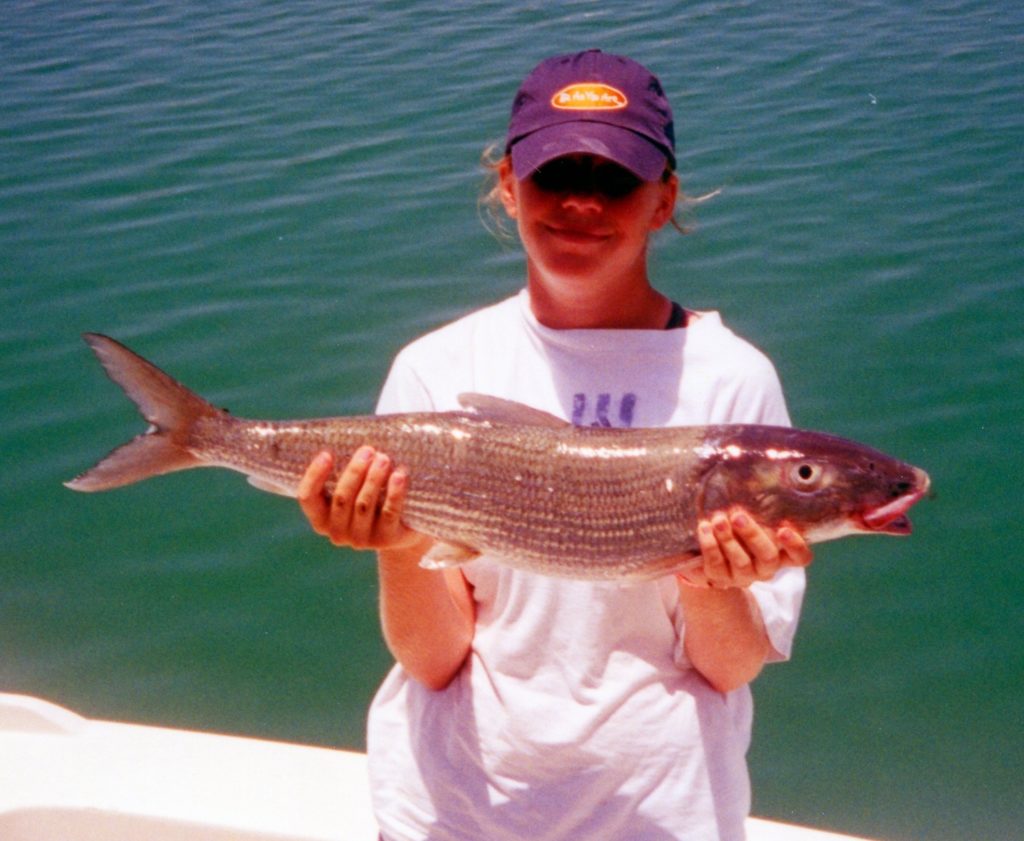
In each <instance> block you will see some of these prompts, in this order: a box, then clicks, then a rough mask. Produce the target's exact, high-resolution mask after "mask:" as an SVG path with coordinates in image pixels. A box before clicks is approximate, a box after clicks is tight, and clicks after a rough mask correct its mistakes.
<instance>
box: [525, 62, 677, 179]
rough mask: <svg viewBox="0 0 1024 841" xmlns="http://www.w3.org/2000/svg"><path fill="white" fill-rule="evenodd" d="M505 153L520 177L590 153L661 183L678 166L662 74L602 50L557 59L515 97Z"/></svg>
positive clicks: (537, 69) (542, 67)
mask: <svg viewBox="0 0 1024 841" xmlns="http://www.w3.org/2000/svg"><path fill="white" fill-rule="evenodd" d="M505 151H506V153H509V154H511V155H512V171H513V172H514V173H515V175H516V178H519V179H523V178H526V177H528V176H529V175H530V174H531V173H532V172H534V170H536V169H539V168H540V167H541V166H543V165H544V164H546V163H547V162H548V161H551V160H554V159H555V158H558V157H561V156H562V155H571V154H579V153H583V154H590V155H600V156H601V157H603V158H608V159H609V160H611V161H614V162H615V163H617V164H619V165H620V166H623V167H625V168H626V169H628V170H629V171H630V172H632V173H633V174H634V175H636V176H637V177H638V178H640V179H642V180H643V181H656V180H657V179H658V178H660V177H661V175H662V173H663V172H664V171H665V168H666V167H669V168H672V169H674V168H675V165H676V159H675V134H674V131H673V126H672V108H671V106H670V105H669V102H668V99H667V98H666V96H665V92H664V91H663V90H662V87H661V83H660V82H659V81H658V78H657V76H655V75H654V74H653V73H651V71H650V70H648V69H647V68H646V67H644V66H643V65H642V64H638V63H637V62H635V61H633V60H632V59H630V58H626V57H625V56H619V55H612V54H611V53H604V52H601V51H600V50H587V51H585V52H581V53H572V54H570V55H561V56H553V57H552V58H548V59H545V60H544V61H542V62H541V63H540V64H538V65H537V66H536V67H535V68H534V69H533V70H532V71H531V72H530V75H529V76H527V77H526V79H524V80H523V84H522V85H521V86H520V88H519V90H518V92H517V93H516V98H515V100H514V101H513V103H512V116H511V119H510V120H509V124H508V136H507V137H506V142H505Z"/></svg>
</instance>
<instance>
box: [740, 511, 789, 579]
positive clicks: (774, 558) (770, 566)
mask: <svg viewBox="0 0 1024 841" xmlns="http://www.w3.org/2000/svg"><path fill="white" fill-rule="evenodd" d="M730 523H731V524H732V530H733V534H735V535H736V537H738V538H739V540H740V542H741V543H742V545H743V547H744V548H745V550H746V551H745V553H744V554H745V555H746V556H747V560H748V561H749V569H747V570H745V572H747V573H748V574H750V575H751V576H752V577H753V578H754V579H757V580H761V581H767V580H768V579H769V578H771V577H772V576H773V575H775V573H776V572H778V570H779V566H780V561H781V558H780V555H779V548H778V546H776V545H775V542H774V541H773V540H772V538H771V535H770V534H769V533H768V532H767V531H765V530H764V529H763V528H761V526H759V525H758V524H757V523H756V522H754V519H753V517H751V516H750V515H749V514H747V512H746V511H743V510H741V509H737V510H735V511H733V512H732V514H731V516H730Z"/></svg>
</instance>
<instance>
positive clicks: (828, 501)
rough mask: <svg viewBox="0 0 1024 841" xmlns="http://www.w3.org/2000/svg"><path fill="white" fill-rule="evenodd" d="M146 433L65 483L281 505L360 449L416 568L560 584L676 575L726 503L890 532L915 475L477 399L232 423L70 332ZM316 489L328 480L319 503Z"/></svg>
mask: <svg viewBox="0 0 1024 841" xmlns="http://www.w3.org/2000/svg"><path fill="white" fill-rule="evenodd" d="M86 341H88V343H89V344H90V346H91V347H92V348H93V350H94V351H95V352H96V354H97V356H98V357H99V358H100V361H101V362H102V363H103V365H104V367H105V369H106V370H107V372H108V374H109V375H110V376H111V378H112V379H113V380H114V381H115V382H117V383H118V384H119V385H121V386H122V388H124V390H125V391H126V393H127V394H128V395H129V397H131V398H132V399H133V400H134V401H135V402H136V404H137V405H138V406H139V409H140V411H141V412H142V414H143V416H144V417H145V418H146V419H147V420H148V421H149V422H150V424H151V426H150V429H149V430H148V431H147V432H146V433H145V434H143V435H140V436H138V437H137V438H135V439H134V440H133V441H131V442H129V443H128V444H126V445H124V446H123V447H120V448H118V449H117V450H115V451H114V452H112V453H111V454H110V455H109V456H108V457H107V458H105V459H104V460H103V461H101V462H100V463H99V464H98V465H96V466H95V467H94V468H92V469H91V470H89V471H87V472H86V473H84V474H82V475H81V476H79V477H78V478H76V479H74V480H72V481H70V482H68V483H67V484H68V486H69V487H71V488H73V489H75V490H82V491H96V490H106V489H108V488H113V487H118V486H120V485H126V484H130V483H132V482H136V481H140V480H142V479H145V478H148V477H149V476H153V475H157V474H159V473H166V472H170V471H173V470H182V469H186V468H190V467H200V466H212V467H225V468H229V469H232V470H236V471H239V472H241V473H244V474H246V475H247V476H248V477H249V480H250V482H251V483H252V484H254V485H256V486H257V487H260V488H262V489H265V490H271V491H274V492H276V493H281V494H284V495H288V496H295V494H296V490H297V487H298V483H299V480H300V478H301V476H302V475H303V473H304V472H305V470H306V468H307V466H308V465H309V463H310V461H311V460H312V459H313V457H314V456H315V455H316V454H317V453H318V452H320V451H322V450H324V449H327V450H330V451H332V452H333V453H334V455H335V460H336V463H337V464H339V465H344V464H345V463H347V461H348V460H349V458H350V457H351V455H352V454H353V453H354V452H355V451H356V449H358V448H359V447H360V446H363V445H370V446H373V447H374V448H376V449H378V450H380V451H383V452H386V453H388V454H389V456H390V457H391V458H392V460H393V461H394V462H395V463H397V464H402V465H404V466H405V467H407V468H408V471H409V476H410V481H409V490H408V495H407V501H406V505H405V510H404V512H403V519H404V521H405V522H406V524H407V525H408V526H410V527H411V528H414V529H416V530H418V531H421V532H423V533H425V534H428V535H431V536H433V537H435V538H436V539H437V541H438V542H439V543H438V546H439V547H440V548H439V551H436V552H434V553H432V555H431V556H430V558H431V559H432V560H431V561H428V563H431V562H432V563H433V565H440V566H443V565H448V564H451V563H457V562H461V561H464V560H467V559H468V558H470V557H473V556H475V555H476V554H479V553H486V554H488V555H490V556H493V557H495V558H496V559H498V560H500V561H502V562H504V563H507V564H510V565H512V566H516V567H520V568H524V569H529V570H532V571H535V572H540V573H543V574H548V575H557V576H562V577H568V578H578V579H598V580H600V579H604V580H616V579H619V580H630V579H633V580H644V579H651V578H655V577H658V576H661V575H665V574H668V573H671V572H672V571H674V570H677V569H680V568H682V567H684V566H685V565H686V564H687V563H688V562H689V561H690V559H691V558H692V556H693V555H694V554H695V553H696V551H697V542H696V538H695V531H696V526H697V522H698V519H700V518H701V517H703V516H705V515H707V514H708V513H710V512H711V511H714V510H721V509H725V508H728V507H730V506H732V505H742V506H744V507H745V508H747V509H748V510H749V511H750V513H751V514H752V515H753V516H754V517H755V518H756V519H758V520H759V521H761V522H763V523H764V524H766V525H769V526H775V525H778V524H780V523H782V522H787V523H789V524H790V525H792V526H794V527H795V528H798V529H799V530H801V531H802V532H803V533H804V534H805V535H806V536H807V537H808V539H810V540H812V541H818V540H827V539H832V538H835V537H840V536H842V535H844V534H850V533H855V532H870V533H886V534H905V533H908V532H909V523H908V521H907V520H906V517H905V513H906V510H907V509H908V508H909V507H910V506H911V505H913V503H914V502H916V501H917V500H918V499H920V498H921V497H922V496H923V495H924V494H925V493H926V491H927V489H928V485H929V480H928V476H927V474H925V473H924V471H922V470H920V469H919V468H916V467H913V466H911V465H908V464H905V463H903V462H900V461H898V460H896V459H893V458H891V457H889V456H887V455H885V454H883V453H880V452H878V451H876V450H873V449H871V448H868V447H865V446H863V445H861V444H857V443H854V442H851V441H846V440H844V439H841V438H836V437H834V436H830V435H825V434H822V433H817V432H809V431H806V430H796V429H789V428H783V427H770V426H757V425H723V426H704V427H676V428H664V429H635V430H622V429H607V428H600V429H598V428H584V427H575V426H572V425H570V424H568V423H566V422H565V421H562V420H560V419H558V418H555V417H554V416H552V415H548V414H546V413H544V412H540V411H538V410H535V409H531V408H529V407H526V406H523V405H521V404H518V403H512V402H510V401H506V400H501V399H498V398H494V397H488V396H485V395H464V396H463V397H462V403H463V406H464V407H465V410H464V411H457V412H438V413H416V414H401V415H382V416H356V417H342V418H327V419H322V420H303V421H290V422H289V421H256V420H245V419H241V418H234V417H232V416H230V415H228V414H227V413H226V412H224V411H222V410H220V409H217V408H215V407H214V406H212V405H211V404H209V403H207V402H206V401H205V400H203V399H202V398H200V397H198V396H197V395H195V394H194V393H193V392H191V391H189V390H188V389H186V388H185V387H184V386H182V385H181V384H180V383H178V382H176V381H175V380H173V379H172V378H170V377H169V376H168V375H167V374H165V373H163V372H162V371H160V370H159V369H158V368H156V367H155V366H153V365H152V364H151V363H149V362H147V361H146V360H144V359H142V357H140V356H138V355H136V354H135V353H134V352H132V351H131V350H129V349H128V348H126V347H124V346H123V345H120V344H119V343H117V342H115V341H114V340H113V339H109V338H107V337H105V336H99V335H96V334H87V335H86ZM332 487H333V480H331V481H330V482H329V483H328V490H330V489H331V488H332Z"/></svg>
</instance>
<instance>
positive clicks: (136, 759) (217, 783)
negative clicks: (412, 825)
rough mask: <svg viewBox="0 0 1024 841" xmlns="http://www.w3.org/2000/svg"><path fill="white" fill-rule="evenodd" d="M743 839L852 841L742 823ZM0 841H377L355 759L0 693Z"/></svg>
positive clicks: (362, 762)
mask: <svg viewBox="0 0 1024 841" xmlns="http://www.w3.org/2000/svg"><path fill="white" fill-rule="evenodd" d="M747 836H748V841H853V839H851V836H845V835H837V834H835V833H829V832H824V831H821V830H815V829H810V828H806V827H798V826H791V825H788V824H781V823H775V822H772V821H765V820H759V819H756V818H751V819H750V820H749V822H748V826H747ZM0 838H2V839H4V841H54V839H60V841H142V839H144V841H376V839H377V827H376V824H375V822H374V820H373V816H372V813H371V810H370V792H369V786H368V783H367V779H366V759H365V756H363V755H362V754H359V753H353V752H350V751H341V750H329V749H326V748H317V747H309V746H304V745H292V744H284V743H280V742H268V741H262V740H258V739H245V738H238V737H234V736H220V735H214V734H208V733H195V732H188V731H182V730H169V729H164V728H159V727H146V726H141V725H134V724H122V723H116V722H108V721H95V720H91V719H87V718H83V717H82V716H79V715H76V714H75V713H73V712H71V711H69V710H66V709H64V708H63V707H59V706H56V705H55V704H51V703H49V702H47V701H43V700H40V699H38V698H32V697H29V696H25V695H9V694H0Z"/></svg>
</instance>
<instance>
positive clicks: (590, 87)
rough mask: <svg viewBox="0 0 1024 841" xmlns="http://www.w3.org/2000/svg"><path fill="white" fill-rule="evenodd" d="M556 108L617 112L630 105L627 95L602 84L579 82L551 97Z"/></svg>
mask: <svg viewBox="0 0 1024 841" xmlns="http://www.w3.org/2000/svg"><path fill="white" fill-rule="evenodd" d="M551 104H552V105H553V106H554V107H555V108H561V109H563V110H567V111H617V110H619V109H620V108H625V107H626V106H627V105H628V104H629V100H628V99H626V95H625V94H624V93H623V92H622V91H620V90H617V89H615V88H613V87H611V86H610V85H604V84H601V83H600V82H578V83H577V84H575V85H569V86H568V87H565V88H562V89H561V90H560V91H559V92H558V93H556V94H555V95H554V96H553V97H551Z"/></svg>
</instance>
